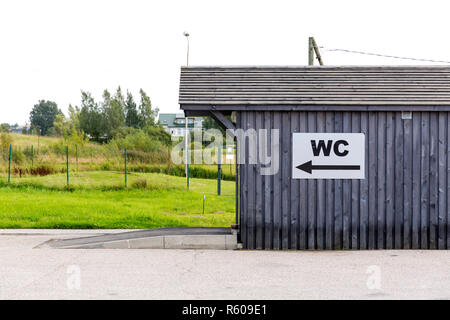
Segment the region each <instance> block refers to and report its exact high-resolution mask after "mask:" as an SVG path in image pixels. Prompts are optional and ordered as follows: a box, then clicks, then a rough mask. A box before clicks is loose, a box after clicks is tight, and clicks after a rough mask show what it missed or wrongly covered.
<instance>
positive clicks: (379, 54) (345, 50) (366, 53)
mask: <svg viewBox="0 0 450 320" xmlns="http://www.w3.org/2000/svg"><path fill="white" fill-rule="evenodd" d="M318 48H320V49H323V50H324V51H339V52H345V53H356V54H363V55H369V56H377V57H383V58H393V59H403V60H414V61H422V62H434V63H448V64H450V61H445V60H432V59H421V58H411V57H400V56H392V55H386V54H381V53H373V52H364V51H356V50H348V49H336V48H326V47H322V46H320V47H318Z"/></svg>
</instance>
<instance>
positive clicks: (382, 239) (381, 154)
mask: <svg viewBox="0 0 450 320" xmlns="http://www.w3.org/2000/svg"><path fill="white" fill-rule="evenodd" d="M377 118H378V128H377V134H378V137H377V150H378V152H377V209H378V210H377V228H376V232H377V245H376V248H378V249H383V248H386V113H385V112H378V117H377Z"/></svg>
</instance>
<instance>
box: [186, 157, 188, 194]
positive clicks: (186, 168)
mask: <svg viewBox="0 0 450 320" xmlns="http://www.w3.org/2000/svg"><path fill="white" fill-rule="evenodd" d="M186 154H187V156H186V184H187V189H188V190H189V149H186Z"/></svg>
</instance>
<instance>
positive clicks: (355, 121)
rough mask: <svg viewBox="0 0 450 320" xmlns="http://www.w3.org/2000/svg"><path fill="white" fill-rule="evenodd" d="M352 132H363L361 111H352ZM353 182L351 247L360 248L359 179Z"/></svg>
mask: <svg viewBox="0 0 450 320" xmlns="http://www.w3.org/2000/svg"><path fill="white" fill-rule="evenodd" d="M351 117H352V132H356V133H358V132H361V113H359V112H352V114H351ZM351 181H352V184H351V198H352V199H351V201H352V203H351V216H352V221H351V237H352V238H351V248H352V249H359V216H360V211H359V208H360V203H359V199H360V197H359V181H360V180H359V179H352V180H351Z"/></svg>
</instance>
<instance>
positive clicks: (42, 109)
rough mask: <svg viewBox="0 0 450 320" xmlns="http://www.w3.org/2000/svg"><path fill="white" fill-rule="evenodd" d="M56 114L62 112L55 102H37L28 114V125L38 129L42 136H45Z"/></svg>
mask: <svg viewBox="0 0 450 320" xmlns="http://www.w3.org/2000/svg"><path fill="white" fill-rule="evenodd" d="M58 114H62V112H61V110H59V109H58V105H57V104H56V103H55V102H53V101H48V100H46V101H44V100H39V102H38V104H35V105H34V107H33V110H31V112H30V123H31V125H32V126H33V127H39V128H40V129H41V134H42V135H47V134H48V132H49V130H50V128H52V127H53V122H54V121H55V118H56V116H57V115H58Z"/></svg>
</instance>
